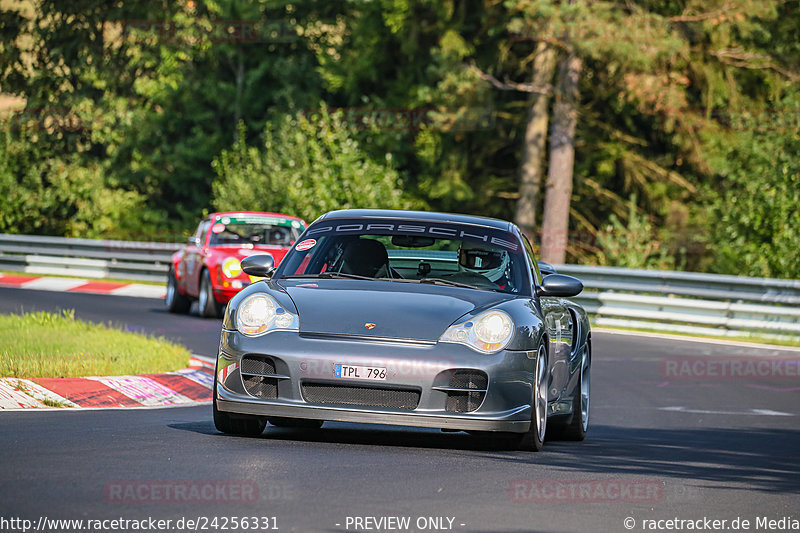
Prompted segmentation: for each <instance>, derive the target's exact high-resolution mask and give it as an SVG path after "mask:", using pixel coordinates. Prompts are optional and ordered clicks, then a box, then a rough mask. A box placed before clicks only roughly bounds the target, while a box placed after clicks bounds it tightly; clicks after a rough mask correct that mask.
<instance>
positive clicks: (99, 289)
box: [67, 281, 130, 294]
mask: <svg viewBox="0 0 800 533" xmlns="http://www.w3.org/2000/svg"><path fill="white" fill-rule="evenodd" d="M128 285H130V283H114V282H113V281H89V282H86V283H84V284H83V285H78V286H77V287H72V288H71V289H67V292H93V293H99V294H108V293H110V292H113V291H115V290H117V289H121V288H122V287H127V286H128Z"/></svg>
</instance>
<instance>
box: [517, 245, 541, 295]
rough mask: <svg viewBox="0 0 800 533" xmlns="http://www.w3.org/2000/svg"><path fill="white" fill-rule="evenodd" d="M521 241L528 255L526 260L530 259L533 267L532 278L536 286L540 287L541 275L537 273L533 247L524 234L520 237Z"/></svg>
mask: <svg viewBox="0 0 800 533" xmlns="http://www.w3.org/2000/svg"><path fill="white" fill-rule="evenodd" d="M522 240H523V241H525V252H526V253H527V254H528V259H530V261H531V265H533V277H534V279H535V280H536V284H537V285H541V284H542V273H541V272H539V263H538V262H537V261H536V256H535V255H534V254H533V247H532V246H531V243H530V241H528V238H527V237H526V236H525V235H524V234H523V235H522Z"/></svg>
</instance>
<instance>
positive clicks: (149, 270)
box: [0, 234, 182, 281]
mask: <svg viewBox="0 0 800 533" xmlns="http://www.w3.org/2000/svg"><path fill="white" fill-rule="evenodd" d="M181 246H182V244H181V243H165V242H135V241H109V240H98V239H68V238H64V237H42V236H35V235H9V234H0V269H2V270H11V271H19V272H26V273H30V274H45V275H47V274H49V275H56V276H79V277H86V278H118V279H130V280H136V281H164V280H166V276H167V270H168V269H169V259H170V256H171V255H172V253H173V252H174V251H176V250H178V249H179V248H180V247H181Z"/></svg>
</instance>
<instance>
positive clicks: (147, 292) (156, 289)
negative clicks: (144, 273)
mask: <svg viewBox="0 0 800 533" xmlns="http://www.w3.org/2000/svg"><path fill="white" fill-rule="evenodd" d="M108 294H113V295H114V296H135V297H137V298H164V297H165V296H166V295H167V289H166V288H165V287H161V286H158V285H143V284H141V283H131V284H130V285H126V286H125V287H120V288H119V289H114V290H113V291H111V292H109V293H108Z"/></svg>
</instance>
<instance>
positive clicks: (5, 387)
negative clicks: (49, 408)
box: [0, 378, 44, 409]
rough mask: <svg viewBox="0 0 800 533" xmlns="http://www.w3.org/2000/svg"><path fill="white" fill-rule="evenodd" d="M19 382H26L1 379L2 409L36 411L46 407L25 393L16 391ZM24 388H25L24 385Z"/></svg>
mask: <svg viewBox="0 0 800 533" xmlns="http://www.w3.org/2000/svg"><path fill="white" fill-rule="evenodd" d="M18 381H24V380H21V379H16V378H4V379H0V409H35V408H37V407H44V406H43V405H42V404H40V403H39V402H37V401H36V400H34V399H33V398H31V397H30V396H28V395H27V394H25V393H24V392H22V391H20V390H16V385H17V382H18ZM22 386H25V385H24V383H23V384H22Z"/></svg>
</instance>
